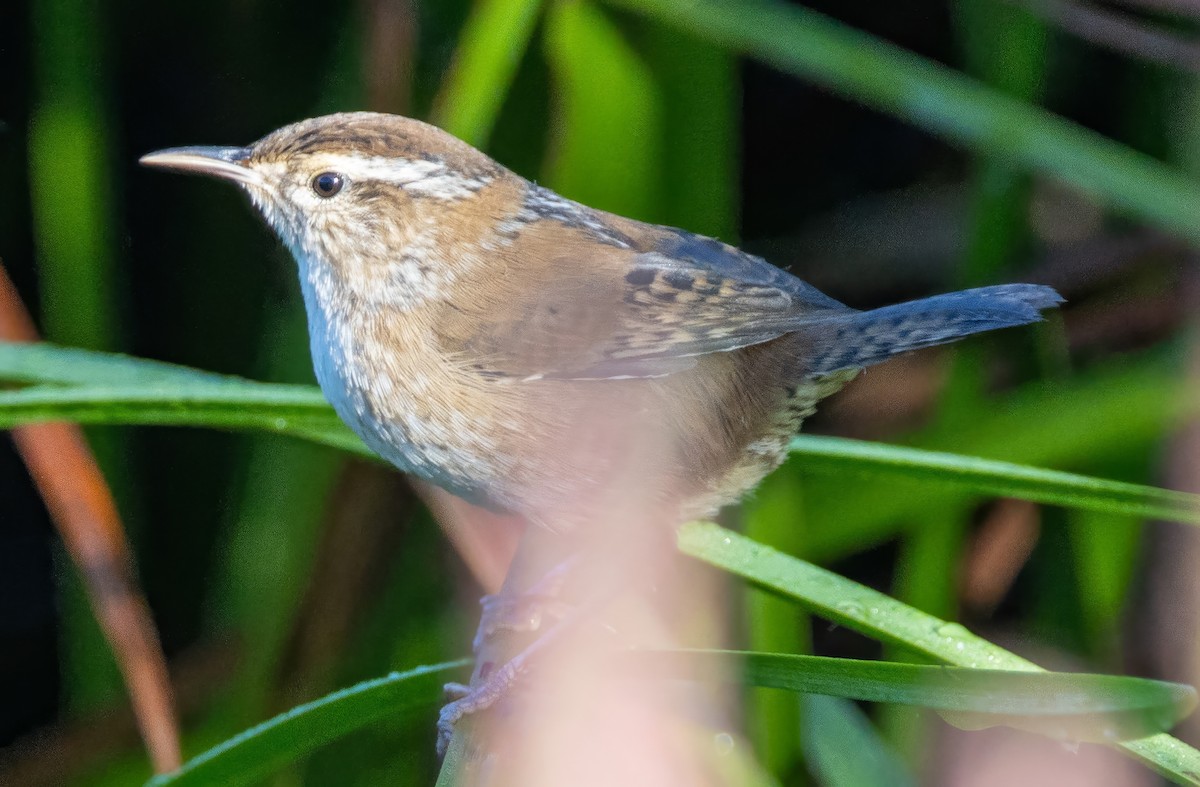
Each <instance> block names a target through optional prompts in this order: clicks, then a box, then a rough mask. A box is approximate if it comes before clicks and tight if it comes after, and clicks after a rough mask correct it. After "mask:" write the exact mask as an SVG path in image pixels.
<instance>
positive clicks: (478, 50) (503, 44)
mask: <svg viewBox="0 0 1200 787" xmlns="http://www.w3.org/2000/svg"><path fill="white" fill-rule="evenodd" d="M541 9H542V0H479V1H478V2H477V3H476V4H475V6H474V8H473V9H472V11H471V16H470V17H469V18H468V19H467V23H466V26H465V27H464V28H463V31H462V33H461V35H460V36H459V44H458V50H457V52H456V53H455V56H454V63H453V64H452V65H451V67H450V73H449V74H448V76H447V77H446V80H445V81H444V82H443V83H442V87H441V93H440V94H439V95H438V99H437V103H436V105H435V107H434V109H433V117H432V121H433V123H434V124H435V125H438V126H441V127H442V128H444V129H445V130H446V131H449V132H450V133H451V134H453V135H454V136H456V137H458V138H459V139H462V140H465V141H467V142H470V143H471V144H472V145H475V146H476V147H481V148H482V147H487V142H488V138H489V137H490V136H491V133H492V127H493V126H494V125H495V123H496V117H497V115H498V114H499V113H500V107H501V105H502V104H503V103H504V99H505V97H506V96H507V95H508V88H509V85H510V84H511V83H512V79H513V75H514V74H515V73H516V71H517V66H519V65H520V62H521V58H522V57H524V56H525V51H526V49H528V47H529V39H530V38H531V37H532V36H533V30H534V27H535V26H536V24H537V20H538V16H539V14H540V12H541Z"/></svg>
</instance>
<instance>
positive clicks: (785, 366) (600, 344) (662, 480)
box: [141, 112, 1062, 534]
mask: <svg viewBox="0 0 1200 787" xmlns="http://www.w3.org/2000/svg"><path fill="white" fill-rule="evenodd" d="M141 163H143V164H145V165H148V166H151V167H160V168H165V169H169V170H176V171H181V172H187V173H196V174H201V175H208V176H212V177H216V178H219V179H223V180H226V181H230V182H232V183H235V184H236V185H237V186H239V187H240V188H241V189H242V190H243V191H244V192H245V193H246V194H247V195H248V196H249V198H250V201H251V202H252V203H253V205H254V206H255V207H256V208H257V210H258V211H259V212H260V213H261V214H262V216H263V217H264V218H265V220H266V222H267V224H269V225H270V227H271V228H272V229H273V230H274V231H275V232H276V233H277V234H278V236H279V237H280V239H281V240H282V241H283V243H284V244H285V245H286V246H287V247H288V249H290V251H291V253H292V255H293V257H294V258H295V260H296V262H297V265H298V268H299V278H300V285H301V290H302V294H303V299H304V304H305V309H306V313H307V321H308V331H309V341H310V347H311V353H312V362H313V368H314V371H315V374H316V378H317V381H318V383H319V384H320V387H321V390H322V391H323V392H324V395H325V396H326V398H327V399H328V400H329V402H330V403H331V404H332V405H333V407H334V409H335V410H336V411H337V413H338V415H339V416H340V417H341V418H342V420H344V421H345V422H346V424H347V425H348V426H349V427H350V428H351V429H352V430H353V431H354V432H355V433H356V434H357V435H358V436H359V437H360V438H361V439H362V440H363V442H365V443H366V445H367V446H368V447H370V448H371V449H372V450H373V451H375V452H376V453H377V454H379V455H380V456H381V457H382V458H384V459H385V460H387V461H388V462H390V463H391V464H393V465H395V466H396V467H397V468H399V469H400V470H402V471H404V472H406V473H410V474H413V475H415V476H418V477H420V478H421V479H424V480H426V481H428V482H432V483H433V484H435V485H437V486H440V487H442V488H444V489H445V490H447V491H449V492H450V493H452V494H454V495H456V496H458V497H460V498H462V499H464V500H466V501H469V502H472V503H475V504H479V505H482V506H485V507H487V508H491V509H493V510H496V511H502V512H508V513H513V514H517V515H519V516H521V517H522V518H524V519H525V520H526V521H528V522H530V523H531V524H532V525H533V526H537V527H544V528H548V529H550V530H553V531H558V532H562V533H565V534H569V533H572V532H576V531H578V530H579V529H581V528H587V527H588V525H589V523H592V522H595V521H598V520H599V519H601V518H602V513H601V512H602V509H603V507H604V506H605V505H606V504H608V503H609V502H611V500H612V497H611V495H612V494H613V489H614V488H615V487H619V486H620V484H621V483H624V482H627V481H628V480H629V478H630V470H629V467H630V463H631V462H632V463H633V464H635V465H636V472H635V473H634V475H635V476H636V480H637V482H638V484H640V485H641V486H642V487H643V492H645V493H646V497H645V499H647V500H652V501H654V502H655V505H657V506H658V507H659V509H660V510H661V511H662V513H663V517H664V518H666V519H667V520H670V521H674V522H675V523H679V524H681V523H683V522H685V521H688V520H691V519H697V518H703V517H709V516H711V515H713V514H714V513H715V512H717V511H718V510H719V509H720V508H722V507H723V506H726V505H728V504H731V503H734V502H736V501H738V500H739V499H740V498H741V497H742V496H743V495H745V494H746V493H747V492H748V491H750V490H751V489H753V488H754V487H755V486H756V485H757V484H758V482H759V481H760V480H761V479H762V478H763V477H764V476H765V475H767V474H768V473H769V472H771V471H772V470H773V469H775V468H776V467H777V466H778V465H779V464H780V463H781V462H782V461H783V460H784V458H785V456H786V455H787V452H788V445H789V443H790V441H791V440H792V438H793V436H794V435H795V434H796V433H797V431H798V430H799V429H800V426H801V423H802V422H803V421H804V420H805V419H806V418H808V417H809V416H810V415H811V414H812V413H813V412H814V410H815V407H816V405H817V403H818V402H819V401H820V400H821V399H823V398H825V397H827V396H829V395H831V394H833V393H834V392H835V391H837V390H839V389H840V388H842V387H843V386H844V385H846V384H847V383H848V382H849V381H850V380H851V379H852V378H854V377H855V376H856V375H857V374H858V373H859V372H860V371H862V370H863V369H865V368H867V367H870V366H873V365H875V364H878V363H881V362H883V361H886V360H887V359H889V358H892V357H893V356H896V355H899V354H901V353H906V352H909V351H913V350H918V349H921V348H925V347H931V346H935V345H941V344H946V343H949V342H953V341H955V340H957V339H960V338H963V337H965V336H969V335H972V334H976V333H980V332H983V331H991V330H995V329H1001V328H1009V327H1013V326H1020V325H1025V324H1028V323H1033V322H1036V321H1038V320H1040V319H1041V312H1042V311H1043V310H1046V309H1050V308H1053V307H1056V306H1058V305H1059V304H1060V303H1061V302H1062V298H1061V297H1060V296H1059V295H1058V293H1057V292H1055V291H1054V290H1053V289H1051V288H1050V287H1046V286H1042V285H1036V284H1000V285H994V286H988V287H981V288H976V289H969V290H964V291H960V292H952V293H947V294H942V295H935V296H932V297H927V298H923V299H920V300H914V301H909V302H906V303H900V304H896V305H891V306H885V307H882V308H876V309H871V310H866V311H861V310H858V309H854V308H851V307H849V306H847V305H845V304H843V303H841V302H839V301H838V300H835V299H834V298H832V297H830V296H828V295H825V294H824V293H822V292H820V291H819V290H817V289H816V288H815V287H813V286H811V285H809V284H808V283H806V282H804V281H802V280H801V279H799V278H798V277H796V276H793V275H792V274H790V273H788V272H787V271H785V270H783V269H781V268H779V267H777V266H775V265H772V264H771V263H770V262H768V261H766V260H764V259H762V258H760V257H757V256H754V255H752V254H749V253H746V252H744V251H741V250H739V249H738V248H735V247H734V246H731V245H729V244H726V243H724V242H722V241H720V240H716V239H713V238H709V237H705V236H702V235H698V234H695V233H692V232H689V231H686V230H683V229H676V228H673V227H666V226H658V225H653V224H649V223H645V222H642V221H637V220H634V219H630V218H625V217H622V216H618V215H615V214H612V213H608V212H605V211H602V210H598V209H594V208H591V207H588V206H586V205H583V204H580V203H578V202H575V201H573V200H571V199H568V198H567V197H564V196H561V195H559V194H557V193H555V192H554V191H551V190H550V189H548V188H546V187H544V186H541V185H538V184H536V183H534V182H531V181H529V180H527V179H525V178H523V177H521V176H520V175H518V174H516V173H515V172H513V171H511V170H509V169H508V168H506V167H504V166H502V165H501V164H500V163H498V162H496V161H495V160H493V159H492V158H491V157H489V156H488V155H486V154H485V153H483V152H481V151H479V150H477V149H476V148H474V147H472V146H471V145H469V144H467V143H465V142H463V141H461V140H459V139H457V138H456V137H454V136H452V135H451V134H449V133H447V132H445V131H442V130H441V129H439V128H437V127H435V126H432V125H429V124H426V123H424V122H421V121H419V120H415V119H411V118H407V117H401V116H396V115H387V114H379V113H370V112H347V113H338V114H333V115H327V116H324V117H317V118H312V119H308V120H303V121H301V122H298V123H295V124H292V125H288V126H285V127H283V128H280V129H278V130H277V131H274V132H272V133H270V134H268V135H266V136H265V137H263V138H261V139H260V140H258V141H257V142H255V143H253V144H251V145H249V146H246V147H179V148H170V149H166V150H160V151H157V152H154V153H150V154H148V155H146V156H144V157H142V159H141ZM648 434H650V435H653V437H652V442H653V450H652V451H650V452H648V455H649V457H650V458H647V456H646V455H638V458H637V459H636V461H635V460H634V459H631V458H630V457H633V456H634V455H635V453H636V452H635V451H634V450H633V449H634V446H635V444H636V442H637V441H638V440H639V439H642V438H644V437H645V436H646V435H648Z"/></svg>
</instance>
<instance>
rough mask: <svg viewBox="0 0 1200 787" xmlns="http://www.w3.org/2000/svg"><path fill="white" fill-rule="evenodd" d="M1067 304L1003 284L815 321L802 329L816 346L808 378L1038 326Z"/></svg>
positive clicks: (1045, 290) (1046, 292) (1036, 289)
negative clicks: (1014, 328) (977, 335)
mask: <svg viewBox="0 0 1200 787" xmlns="http://www.w3.org/2000/svg"><path fill="white" fill-rule="evenodd" d="M1062 302H1063V299H1062V296H1060V295H1059V294H1058V293H1057V292H1055V291H1054V290H1053V289H1051V288H1050V287H1043V286H1041V285H1038V284H1003V285H999V286H996V287H980V288H978V289H974V290H962V291H961V292H951V293H947V294H945V295H935V296H933V297H932V298H922V299H921V300H918V301H909V302H907V303H898V304H896V305H895V306H885V307H884V308H882V309H874V310H872V311H868V312H857V313H854V314H850V315H846V316H842V317H837V318H834V319H830V320H822V321H817V322H813V323H811V324H809V325H807V326H805V328H803V329H802V330H801V332H802V333H803V334H804V335H805V336H806V337H807V338H809V339H810V340H811V341H812V342H813V345H814V346H813V347H812V359H813V361H812V365H811V367H810V368H809V371H808V373H809V374H810V375H812V376H813V377H822V376H824V375H827V374H832V373H833V372H836V371H840V370H842V369H856V368H862V367H864V366H870V365H872V364H876V363H879V362H881V361H886V360H887V359H888V358H891V357H892V356H893V355H898V354H899V353H903V352H908V351H909V350H918V349H920V348H922V347H932V346H934V345H937V344H946V343H947V342H953V341H956V340H957V339H961V338H962V337H964V336H970V335H971V334H973V333H981V332H983V331H992V330H996V329H997V328H1009V327H1012V326H1014V325H1025V324H1026V323H1031V322H1036V321H1038V320H1040V319H1041V310H1042V309H1051V308H1054V307H1056V306H1058V304H1060V303H1062Z"/></svg>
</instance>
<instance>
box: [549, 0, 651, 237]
mask: <svg viewBox="0 0 1200 787" xmlns="http://www.w3.org/2000/svg"><path fill="white" fill-rule="evenodd" d="M545 48H546V59H547V61H548V62H549V64H550V71H551V74H552V76H553V79H554V113H555V120H554V136H553V138H552V140H551V145H550V150H549V152H548V156H547V163H546V176H545V179H546V182H547V183H548V184H549V185H550V186H551V187H552V188H553V189H555V190H556V191H559V192H561V193H562V194H564V195H565V196H568V197H570V198H571V199H576V200H579V201H580V202H583V203H585V204H587V205H591V206H592V207H596V208H600V209H602V210H610V211H613V212H616V213H620V214H622V215H626V216H631V217H633V218H637V219H643V220H647V221H656V220H658V219H659V218H660V217H661V215H662V213H663V195H662V168H663V149H664V146H665V144H666V141H665V140H664V135H663V99H662V91H661V88H660V87H659V85H658V83H657V82H656V80H655V76H654V73H653V72H652V71H651V70H650V68H649V66H648V65H647V63H646V62H645V61H644V60H643V59H642V57H641V56H640V55H639V54H638V53H637V51H635V50H634V48H633V47H632V45H631V44H630V43H629V41H627V40H626V37H625V35H624V33H623V31H622V30H621V29H620V28H618V27H617V25H616V24H615V23H614V22H613V20H612V19H611V18H610V17H609V15H608V12H607V11H606V10H605V9H603V8H601V7H599V6H597V5H596V4H595V3H593V2H590V0H576V2H570V3H554V4H553V5H552V6H551V8H550V9H548V11H547V17H546V36H545ZM597 151H607V152H608V155H597Z"/></svg>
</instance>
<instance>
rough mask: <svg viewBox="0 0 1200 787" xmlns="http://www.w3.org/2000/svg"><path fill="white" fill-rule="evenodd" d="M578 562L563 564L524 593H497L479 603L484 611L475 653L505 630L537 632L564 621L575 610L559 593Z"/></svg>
mask: <svg viewBox="0 0 1200 787" xmlns="http://www.w3.org/2000/svg"><path fill="white" fill-rule="evenodd" d="M573 562H574V561H572V560H567V561H564V562H562V563H559V564H558V565H557V566H555V567H554V568H553V569H551V570H550V571H549V572H548V573H547V574H546V575H545V576H544V577H542V578H541V579H540V580H538V581H537V582H536V583H534V584H533V585H532V586H530V588H529V589H528V590H526V591H525V592H523V593H515V594H512V593H497V594H495V595H490V596H484V597H483V598H481V599H480V600H479V603H480V605H481V606H482V607H483V612H482V614H481V615H480V618H479V628H478V629H476V630H475V639H474V640H473V641H472V643H471V650H472V651H473V652H474V653H475V654H476V655H478V654H479V652H480V650H481V649H482V648H483V646H484V645H485V644H486V643H487V642H488V641H490V640H491V638H492V637H493V636H495V635H496V634H497V633H499V632H502V631H527V632H532V631H537V630H539V629H540V628H541V627H542V625H543V624H544V623H545V622H547V621H548V620H549V621H558V620H562V619H563V618H564V617H566V616H567V614H568V613H570V611H571V610H572V609H573V607H572V605H571V604H568V603H567V602H565V601H562V600H561V599H560V598H559V594H560V593H561V591H562V586H563V582H564V581H565V579H566V576H567V573H568V571H569V569H570V567H571V565H572V564H573Z"/></svg>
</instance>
